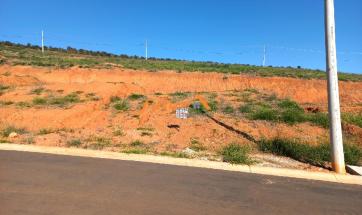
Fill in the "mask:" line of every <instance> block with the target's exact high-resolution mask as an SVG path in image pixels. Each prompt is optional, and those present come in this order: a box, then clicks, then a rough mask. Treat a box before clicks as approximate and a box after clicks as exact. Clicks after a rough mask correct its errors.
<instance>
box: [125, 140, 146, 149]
mask: <svg viewBox="0 0 362 215" xmlns="http://www.w3.org/2000/svg"><path fill="white" fill-rule="evenodd" d="M129 145H130V146H132V147H140V146H144V145H145V144H144V143H143V142H142V141H140V140H135V141H132V142H131V143H130V144H129Z"/></svg>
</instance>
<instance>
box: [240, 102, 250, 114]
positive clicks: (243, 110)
mask: <svg viewBox="0 0 362 215" xmlns="http://www.w3.org/2000/svg"><path fill="white" fill-rule="evenodd" d="M239 111H240V112H241V113H251V112H252V111H253V105H252V104H244V105H242V106H240V107H239Z"/></svg>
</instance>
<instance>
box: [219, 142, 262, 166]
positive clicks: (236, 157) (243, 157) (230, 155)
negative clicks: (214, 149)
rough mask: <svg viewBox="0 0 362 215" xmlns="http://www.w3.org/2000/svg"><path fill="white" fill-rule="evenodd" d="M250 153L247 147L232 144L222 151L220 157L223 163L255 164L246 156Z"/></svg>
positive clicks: (249, 148)
mask: <svg viewBox="0 0 362 215" xmlns="http://www.w3.org/2000/svg"><path fill="white" fill-rule="evenodd" d="M250 151H251V147H250V146H248V145H239V144H236V143H232V144H230V145H228V146H226V147H224V148H223V149H222V151H221V155H222V156H223V161H224V162H229V163H232V164H247V165H250V164H252V163H254V162H255V161H253V160H252V159H251V158H249V155H248V154H249V152H250Z"/></svg>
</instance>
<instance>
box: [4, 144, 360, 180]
mask: <svg viewBox="0 0 362 215" xmlns="http://www.w3.org/2000/svg"><path fill="white" fill-rule="evenodd" d="M0 150H2V151H22V152H36V153H46V154H55V155H67V156H78V157H90V158H103V159H113V160H125V161H137V162H146V163H156V164H167V165H175V166H186V167H198V168H207V169H215V170H225V171H233V172H243V173H253V174H261V175H270V176H280V177H289V178H299V179H307V180H316V181H325V182H335V183H342V184H354V185H362V177H360V176H353V175H340V174H336V173H325V172H312V171H306V170H295V169H285V168H273V167H259V166H247V165H233V164H229V163H223V162H216V161H205V160H197V159H187V158H172V157H166V156H156V155H144V154H140V155H139V154H125V153H119V152H107V151H96V150H89V149H79V148H61V147H48V146H34V145H19V144H4V143H1V144H0Z"/></svg>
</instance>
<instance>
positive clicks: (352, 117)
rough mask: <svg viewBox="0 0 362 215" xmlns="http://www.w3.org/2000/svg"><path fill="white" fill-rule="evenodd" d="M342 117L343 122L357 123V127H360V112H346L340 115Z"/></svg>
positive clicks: (361, 117) (361, 126) (361, 121)
mask: <svg viewBox="0 0 362 215" xmlns="http://www.w3.org/2000/svg"><path fill="white" fill-rule="evenodd" d="M342 119H343V121H344V122H347V123H350V124H353V125H357V126H358V127H360V128H362V113H359V114H352V113H346V114H343V115H342Z"/></svg>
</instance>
